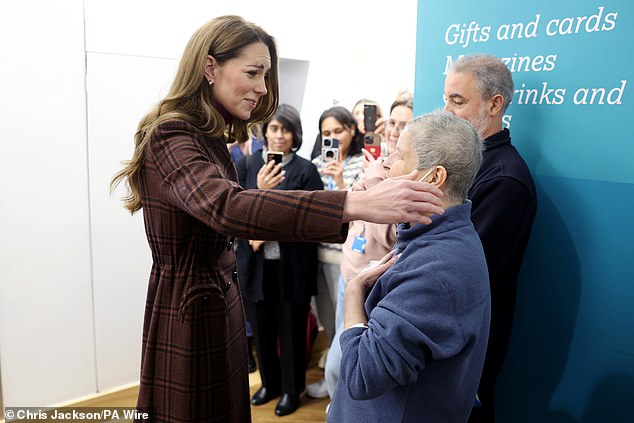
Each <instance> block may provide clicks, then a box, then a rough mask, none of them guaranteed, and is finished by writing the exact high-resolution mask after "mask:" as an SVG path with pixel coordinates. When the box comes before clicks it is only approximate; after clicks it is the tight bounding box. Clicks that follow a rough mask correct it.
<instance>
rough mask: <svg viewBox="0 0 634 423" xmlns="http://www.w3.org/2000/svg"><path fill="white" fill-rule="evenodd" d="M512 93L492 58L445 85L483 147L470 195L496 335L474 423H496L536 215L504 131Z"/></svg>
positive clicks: (453, 108)
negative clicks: (524, 261) (501, 376)
mask: <svg viewBox="0 0 634 423" xmlns="http://www.w3.org/2000/svg"><path fill="white" fill-rule="evenodd" d="M513 93H514V87H513V77H512V75H511V72H510V71H509V69H508V68H507V67H506V66H505V65H504V64H503V63H502V62H501V61H500V60H499V59H498V58H496V57H494V56H489V55H467V56H464V57H462V58H460V59H459V60H457V61H456V62H454V64H453V65H452V67H451V68H450V70H449V72H448V73H447V77H446V79H445V97H446V103H445V109H446V110H448V111H450V112H452V113H454V114H455V115H457V116H459V117H461V118H463V119H465V120H467V121H469V122H470V123H471V124H472V125H473V126H474V127H475V128H476V130H477V131H478V135H479V136H480V138H482V140H483V144H484V156H483V162H482V166H481V167H480V171H479V172H478V174H477V176H476V179H475V182H474V183H473V185H472V186H471V189H470V190H469V195H468V197H469V199H470V200H471V201H472V202H473V206H472V209H471V220H472V221H473V225H474V226H475V228H476V231H477V232H478V235H479V236H480V240H481V241H482V246H483V247H484V253H485V255H486V259H487V265H488V268H489V279H490V286H491V330H490V334H489V342H488V347H487V354H486V359H485V362H484V370H483V371H482V378H481V380H480V386H479V388H478V395H479V399H480V403H481V406H477V407H474V409H473V410H472V413H471V416H470V417H469V422H470V423H475V422H487V423H492V422H494V420H495V407H494V405H495V403H494V393H495V383H496V381H497V378H498V375H499V374H500V371H501V369H502V365H503V363H504V357H505V356H506V350H507V348H508V344H509V340H510V337H511V328H512V326H513V314H514V311H515V294H516V290H517V277H518V274H519V271H520V267H521V264H522V258H523V257H524V251H525V250H526V245H527V244H528V238H529V236H530V232H531V227H532V225H533V220H534V219H535V214H536V211H537V195H536V193H535V185H534V183H533V178H532V177H531V173H530V171H529V169H528V166H526V163H525V162H524V160H523V159H522V157H521V156H520V154H519V153H518V152H517V150H516V149H515V147H514V146H513V145H512V144H511V134H510V131H509V130H508V129H507V128H503V125H502V118H503V116H504V112H505V111H506V109H507V107H508V106H509V103H510V102H511V99H512V98H513Z"/></svg>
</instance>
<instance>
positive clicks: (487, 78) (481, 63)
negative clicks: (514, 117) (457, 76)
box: [449, 54, 515, 113]
mask: <svg viewBox="0 0 634 423" xmlns="http://www.w3.org/2000/svg"><path fill="white" fill-rule="evenodd" d="M449 72H457V73H470V74H471V75H473V76H474V78H475V81H476V89H477V90H478V92H479V93H480V96H481V97H482V99H483V100H488V99H490V98H491V97H493V96H494V95H496V94H500V95H502V97H503V98H504V106H503V109H502V113H504V112H506V109H507V108H508V107H509V104H511V101H512V100H513V94H514V93H515V86H514V85H513V75H511V71H510V70H509V68H507V67H506V65H505V64H504V63H502V61H501V60H500V59H498V58H497V57H495V56H491V55H487V54H471V55H466V56H462V57H461V58H459V59H458V60H456V61H455V62H454V63H453V65H452V66H451V68H450V69H449Z"/></svg>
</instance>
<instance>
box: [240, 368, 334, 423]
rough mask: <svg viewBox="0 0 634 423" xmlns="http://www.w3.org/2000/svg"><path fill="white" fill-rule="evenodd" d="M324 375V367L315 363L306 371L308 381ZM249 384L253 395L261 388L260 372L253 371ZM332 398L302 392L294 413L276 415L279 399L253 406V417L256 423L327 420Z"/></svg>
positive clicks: (310, 422) (311, 381)
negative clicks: (315, 397)
mask: <svg viewBox="0 0 634 423" xmlns="http://www.w3.org/2000/svg"><path fill="white" fill-rule="evenodd" d="M323 376H324V371H323V369H320V368H319V367H317V365H316V364H315V365H313V366H312V367H310V368H309V369H308V371H307V372H306V383H307V384H309V383H313V382H317V381H318V380H319V379H321V378H322V377H323ZM249 385H250V386H251V395H253V394H254V393H255V391H257V390H258V389H259V388H260V375H259V374H258V372H255V373H251V374H250V375H249ZM329 401H330V400H329V399H328V398H323V399H313V398H310V397H308V396H306V394H302V396H301V397H300V406H299V408H298V409H297V411H295V412H294V413H293V414H289V415H288V416H284V417H278V416H276V415H275V405H276V404H277V399H275V400H273V401H271V402H269V403H267V404H264V405H259V406H257V407H254V406H251V418H252V420H253V422H254V423H269V422H278V423H294V422H307V423H315V422H322V423H323V422H325V421H326V406H327V405H328V402H329Z"/></svg>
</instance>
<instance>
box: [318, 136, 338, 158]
mask: <svg viewBox="0 0 634 423" xmlns="http://www.w3.org/2000/svg"><path fill="white" fill-rule="evenodd" d="M338 160H339V140H338V139H337V138H323V139H322V140H321V161H322V163H323V164H326V163H328V162H332V161H338Z"/></svg>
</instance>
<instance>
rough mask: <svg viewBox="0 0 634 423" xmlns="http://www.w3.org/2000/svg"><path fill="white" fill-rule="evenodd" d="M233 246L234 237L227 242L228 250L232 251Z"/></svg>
mask: <svg viewBox="0 0 634 423" xmlns="http://www.w3.org/2000/svg"><path fill="white" fill-rule="evenodd" d="M232 248H233V238H229V242H227V251H231V249H232Z"/></svg>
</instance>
